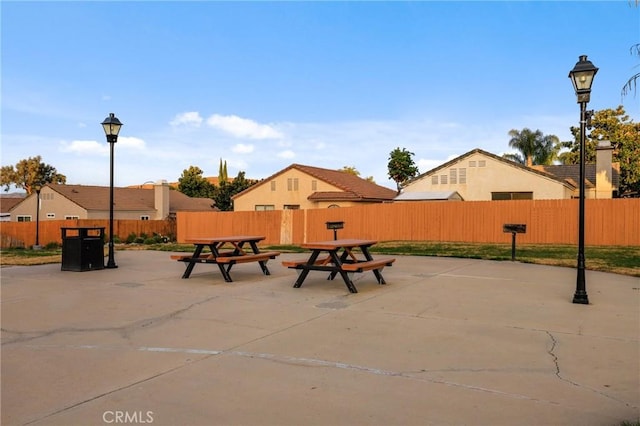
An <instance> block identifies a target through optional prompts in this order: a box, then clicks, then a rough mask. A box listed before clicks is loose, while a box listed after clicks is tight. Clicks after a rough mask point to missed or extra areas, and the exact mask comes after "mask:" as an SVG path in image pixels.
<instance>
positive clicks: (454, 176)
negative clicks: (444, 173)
mask: <svg viewBox="0 0 640 426" xmlns="http://www.w3.org/2000/svg"><path fill="white" fill-rule="evenodd" d="M449 183H451V184H452V185H455V184H457V183H458V169H451V170H449Z"/></svg>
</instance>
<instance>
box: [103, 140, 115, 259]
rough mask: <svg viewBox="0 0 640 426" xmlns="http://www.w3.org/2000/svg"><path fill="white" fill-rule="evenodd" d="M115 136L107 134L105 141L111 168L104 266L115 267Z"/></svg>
mask: <svg viewBox="0 0 640 426" xmlns="http://www.w3.org/2000/svg"><path fill="white" fill-rule="evenodd" d="M116 138H117V136H114V135H108V136H107V142H109V146H110V150H111V168H110V178H109V259H108V260H107V265H106V266H105V268H117V267H118V265H116V261H115V259H114V252H113V146H114V145H115V143H116Z"/></svg>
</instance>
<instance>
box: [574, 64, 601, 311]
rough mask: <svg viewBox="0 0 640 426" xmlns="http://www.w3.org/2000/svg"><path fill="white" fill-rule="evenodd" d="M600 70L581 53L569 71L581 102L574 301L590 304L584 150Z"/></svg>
mask: <svg viewBox="0 0 640 426" xmlns="http://www.w3.org/2000/svg"><path fill="white" fill-rule="evenodd" d="M597 72H598V68H596V67H595V66H594V65H593V64H592V63H591V61H589V60H588V59H587V55H581V56H580V58H579V60H578V62H577V63H576V65H575V66H574V67H573V69H572V70H571V71H569V78H570V79H571V82H572V83H573V90H575V92H576V96H577V97H578V103H579V104H580V195H579V209H578V265H577V267H578V273H577V278H576V292H575V294H574V296H573V303H580V304H583V305H588V304H589V297H588V296H587V286H586V282H585V258H584V197H585V194H584V192H585V183H584V175H585V173H584V162H585V158H584V152H585V143H586V142H585V141H586V136H585V132H586V128H587V121H589V119H590V118H591V115H592V114H593V111H587V103H588V102H589V100H590V99H591V85H592V84H593V78H594V77H595V75H596V73H597Z"/></svg>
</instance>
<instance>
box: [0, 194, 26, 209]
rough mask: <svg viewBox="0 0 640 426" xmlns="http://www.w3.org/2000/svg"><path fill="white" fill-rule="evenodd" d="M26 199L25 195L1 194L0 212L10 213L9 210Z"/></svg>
mask: <svg viewBox="0 0 640 426" xmlns="http://www.w3.org/2000/svg"><path fill="white" fill-rule="evenodd" d="M22 200H24V197H3V196H0V212H1V213H9V210H11V209H12V208H13V206H15V205H16V204H18V203H19V202H21V201H22Z"/></svg>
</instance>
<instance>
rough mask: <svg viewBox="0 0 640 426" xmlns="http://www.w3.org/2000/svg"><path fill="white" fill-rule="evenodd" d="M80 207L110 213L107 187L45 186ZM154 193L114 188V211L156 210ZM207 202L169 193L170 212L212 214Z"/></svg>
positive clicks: (210, 203) (174, 192)
mask: <svg viewBox="0 0 640 426" xmlns="http://www.w3.org/2000/svg"><path fill="white" fill-rule="evenodd" d="M47 186H48V187H49V188H51V189H52V190H54V191H56V192H58V193H59V194H61V195H63V196H64V197H66V198H68V199H69V200H71V201H73V202H74V203H76V204H78V205H79V206H80V207H82V208H84V209H87V210H108V209H109V187H105V186H89V185H53V184H50V185H47ZM154 197H155V191H153V190H149V189H143V188H113V209H114V211H130V210H155V199H154ZM212 204H213V201H212V200H211V199H209V198H191V197H188V196H186V195H185V194H183V193H181V192H178V191H174V190H170V191H169V211H170V212H171V213H173V212H176V211H187V210H190V211H206V210H212Z"/></svg>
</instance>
